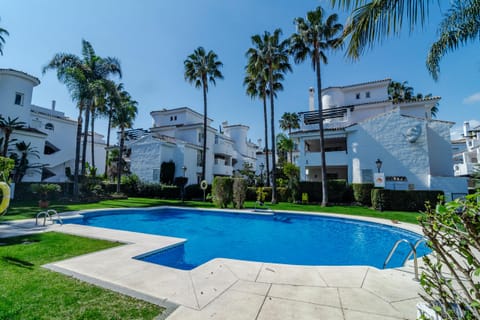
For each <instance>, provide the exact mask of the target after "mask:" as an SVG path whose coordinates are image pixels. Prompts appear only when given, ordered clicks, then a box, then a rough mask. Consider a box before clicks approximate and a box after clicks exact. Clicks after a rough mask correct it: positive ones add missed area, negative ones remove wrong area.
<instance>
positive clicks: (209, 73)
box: [183, 47, 223, 180]
mask: <svg viewBox="0 0 480 320" xmlns="http://www.w3.org/2000/svg"><path fill="white" fill-rule="evenodd" d="M183 64H184V66H185V80H186V81H188V82H189V83H191V84H194V85H195V88H200V87H202V89H203V149H202V180H205V165H206V160H207V92H208V83H212V84H213V85H216V82H215V79H223V75H222V73H221V72H220V68H221V67H222V66H223V64H222V63H221V62H220V61H219V60H218V56H217V54H216V53H215V52H213V51H211V50H210V51H209V52H208V53H206V52H205V49H204V48H203V47H198V48H197V49H195V51H193V53H192V54H191V55H189V56H188V57H187V59H186V60H185V61H184V63H183Z"/></svg>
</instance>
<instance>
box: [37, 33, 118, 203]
mask: <svg viewBox="0 0 480 320" xmlns="http://www.w3.org/2000/svg"><path fill="white" fill-rule="evenodd" d="M50 69H55V70H57V78H58V80H59V81H61V82H63V83H64V84H65V85H66V86H67V88H68V90H69V91H70V94H71V95H72V98H73V100H74V101H77V106H78V109H79V116H78V122H77V123H78V125H77V138H76V141H77V142H76V148H75V171H74V196H75V197H77V196H78V176H79V161H80V145H81V138H82V122H83V117H82V114H83V112H85V122H84V123H85V129H84V141H83V152H82V175H84V174H85V160H86V147H87V138H88V126H89V123H90V110H91V106H92V104H93V101H94V96H95V95H94V92H95V88H97V87H98V82H101V81H106V80H107V77H108V76H109V75H113V74H116V75H118V76H119V77H121V70H120V63H119V61H118V60H117V59H116V58H111V57H107V58H101V57H99V56H97V55H96V54H95V50H94V49H93V47H92V45H91V44H90V43H89V42H88V41H86V40H82V58H80V57H78V56H76V55H74V54H69V53H57V54H56V55H55V56H54V57H53V58H52V60H50V62H49V63H48V64H47V65H46V66H45V67H43V73H44V74H45V73H46V71H47V70H50ZM92 134H93V133H92Z"/></svg>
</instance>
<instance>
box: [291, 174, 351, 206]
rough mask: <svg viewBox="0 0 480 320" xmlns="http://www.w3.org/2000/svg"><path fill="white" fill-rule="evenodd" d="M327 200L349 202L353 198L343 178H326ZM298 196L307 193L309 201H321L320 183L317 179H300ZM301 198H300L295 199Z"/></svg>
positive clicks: (330, 201)
mask: <svg viewBox="0 0 480 320" xmlns="http://www.w3.org/2000/svg"><path fill="white" fill-rule="evenodd" d="M327 186H328V190H327V191H328V202H329V203H350V202H352V200H353V197H352V191H351V188H350V186H349V185H348V184H347V181H346V180H345V179H332V180H328V184H327ZM299 189H300V192H299V196H300V197H301V196H302V193H307V194H308V201H309V202H322V183H321V182H318V181H301V182H300V183H299ZM296 200H301V199H296Z"/></svg>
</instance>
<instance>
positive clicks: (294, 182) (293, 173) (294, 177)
mask: <svg viewBox="0 0 480 320" xmlns="http://www.w3.org/2000/svg"><path fill="white" fill-rule="evenodd" d="M283 174H285V175H286V176H287V177H288V191H289V193H290V200H291V201H292V202H295V200H297V199H298V189H299V186H298V180H299V177H300V168H299V167H297V166H296V165H294V164H293V163H285V164H284V166H283Z"/></svg>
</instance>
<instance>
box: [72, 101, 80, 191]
mask: <svg viewBox="0 0 480 320" xmlns="http://www.w3.org/2000/svg"><path fill="white" fill-rule="evenodd" d="M79 107H80V108H79V109H80V111H79V114H78V120H77V137H76V138H77V139H76V143H75V168H74V171H73V198H74V199H75V200H78V196H79V187H78V171H79V170H78V169H79V166H80V145H81V139H82V104H81V103H80V106H79Z"/></svg>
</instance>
